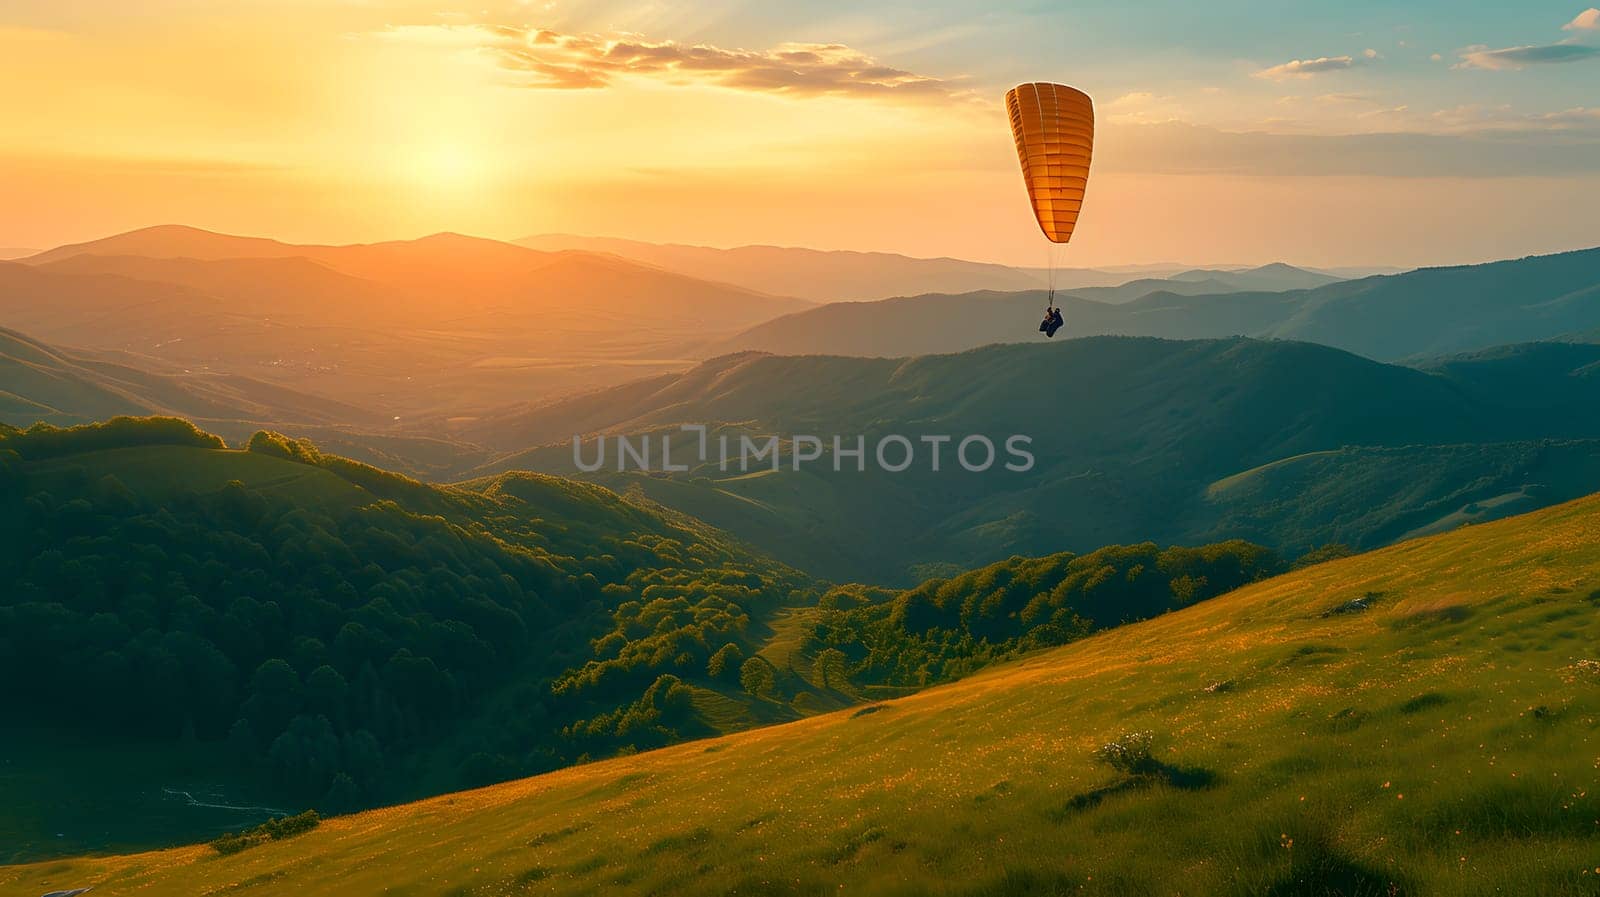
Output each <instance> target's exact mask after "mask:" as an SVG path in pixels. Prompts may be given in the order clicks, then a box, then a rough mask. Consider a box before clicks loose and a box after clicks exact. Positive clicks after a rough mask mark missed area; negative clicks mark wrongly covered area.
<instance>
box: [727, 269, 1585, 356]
mask: <svg viewBox="0 0 1600 897" xmlns="http://www.w3.org/2000/svg"><path fill="white" fill-rule="evenodd" d="M1199 273H1200V274H1201V275H1203V276H1207V277H1210V276H1212V275H1213V274H1215V272H1199ZM1180 276H1183V275H1180ZM1256 282H1257V283H1263V284H1269V286H1259V285H1255V286H1236V287H1234V289H1242V290H1246V291H1245V292H1221V293H1216V294H1207V295H1184V293H1186V292H1190V293H1192V292H1194V291H1195V288H1194V287H1193V285H1185V286H1181V287H1177V288H1175V289H1173V290H1165V291H1156V290H1141V291H1140V294H1139V297H1138V298H1133V299H1132V301H1120V300H1123V299H1126V298H1128V297H1127V294H1126V293H1121V292H1097V291H1094V290H1087V291H1083V292H1082V293H1077V292H1074V291H1068V292H1067V294H1066V295H1064V296H1058V297H1057V298H1058V299H1060V305H1061V306H1062V308H1063V312H1062V314H1063V316H1064V317H1065V318H1066V330H1065V334H1066V335H1067V336H1069V337H1074V338H1076V337H1084V336H1101V335H1107V334H1115V335H1123V336H1156V337H1165V338H1169V339H1214V338H1218V337H1228V336H1235V335H1245V336H1254V337H1260V338H1264V339H1265V338H1273V339H1292V340H1304V341H1307V342H1314V343H1321V344H1323V345H1327V346H1334V347H1337V348H1340V349H1345V350H1347V351H1350V352H1354V353H1356V354H1358V355H1365V356H1367V357H1368V358H1375V359H1378V360H1382V361H1398V360H1402V359H1408V358H1416V357H1423V356H1433V355H1446V354H1452V353H1459V352H1467V351H1472V350H1476V349H1482V348H1486V347H1489V346H1495V345H1499V344H1503V343H1517V342H1527V341H1532V340H1545V339H1554V338H1557V337H1560V336H1563V335H1565V334H1568V333H1578V332H1587V331H1591V330H1594V329H1595V328H1596V327H1600V303H1597V302H1596V301H1595V298H1596V296H1597V293H1596V291H1597V290H1600V248H1597V249H1587V250H1582V251H1578V252H1567V253H1561V254H1558V255H1548V256H1534V257H1529V258H1523V259H1513V260H1507V261H1501V262H1493V263H1490V264H1483V265H1464V266H1459V267H1452V268H1423V269H1418V270H1416V271H1408V272H1406V273H1403V274H1394V275H1383V276H1376V277H1365V278H1362V279H1360V280H1350V281H1341V282H1337V283H1331V284H1326V285H1323V286H1317V287H1315V288H1311V289H1294V290H1289V291H1287V292H1263V290H1268V289H1283V288H1284V287H1283V285H1282V284H1283V283H1284V282H1283V281H1281V280H1274V279H1271V278H1268V279H1263V280H1258V281H1256ZM1101 299H1103V300H1106V301H1096V300H1101ZM1045 300H1046V297H1045V293H1044V292H1043V291H1042V290H1033V291H1027V292H1014V293H1004V292H972V293H964V294H959V295H950V294H947V293H934V294H929V295H923V296H915V297H912V298H906V299H891V300H884V301H880V302H852V303H835V304H831V305H826V306H823V307H820V308H815V309H809V310H806V311H800V312H795V313H793V314H788V315H785V316H784V317H781V318H777V319H775V320H772V321H768V322H766V323H763V324H758V325H756V326H755V327H753V328H751V329H749V330H747V331H745V332H744V333H742V334H740V335H739V336H737V337H734V338H733V339H731V340H727V341H725V342H722V343H719V344H718V345H717V349H718V350H719V351H723V352H736V351H747V350H755V351H762V352H775V353H781V354H785V355H816V354H828V355H859V356H868V357H870V356H892V357H900V356H911V355H925V354H929V353H934V352H959V351H962V350H964V349H970V348H974V347H976V346H982V345H986V344H989V343H996V342H1004V343H1016V342H1034V341H1038V340H1041V339H1042V337H1040V336H1039V334H1038V333H1037V332H1036V331H1035V329H1034V328H1035V327H1036V326H1037V324H1038V321H1039V316H1040V314H1041V312H1042V311H1043V309H1044V306H1045ZM1119 301H1120V304H1111V303H1116V302H1119Z"/></svg>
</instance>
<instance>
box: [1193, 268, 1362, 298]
mask: <svg viewBox="0 0 1600 897" xmlns="http://www.w3.org/2000/svg"><path fill="white" fill-rule="evenodd" d="M1167 279H1168V280H1174V281H1177V282H1179V283H1203V282H1205V281H1217V282H1220V283H1227V284H1232V285H1233V289H1234V290H1236V291H1239V292H1248V291H1251V290H1264V291H1270V292H1277V291H1282V290H1308V289H1313V288H1315V287H1322V286H1327V285H1328V284H1330V283H1338V282H1339V281H1341V280H1344V279H1345V278H1342V277H1338V276H1335V275H1333V274H1329V273H1326V272H1323V271H1311V270H1308V269H1306V268H1297V267H1295V266H1294V265H1287V264H1284V263H1283V262H1273V263H1272V264H1270V265H1261V266H1260V267H1256V268H1245V269H1239V270H1216V269H1211V268H1197V269H1194V270H1191V271H1180V272H1178V273H1177V274H1173V275H1170V276H1169V277H1168V278H1167Z"/></svg>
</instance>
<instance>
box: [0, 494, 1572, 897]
mask: <svg viewBox="0 0 1600 897" xmlns="http://www.w3.org/2000/svg"><path fill="white" fill-rule="evenodd" d="M1597 534H1600V499H1597V498H1590V499H1584V500H1580V501H1578V502H1574V503H1570V504H1566V505H1561V506H1558V507H1555V508H1551V509H1547V510H1545V511H1541V512H1537V513H1535V514H1530V515H1525V516H1522V517H1516V518H1511V519H1508V520H1504V521H1499V522H1495V523H1491V524H1485V525H1480V526H1469V527H1467V528H1464V529H1462V530H1459V531H1456V532H1453V533H1449V534H1446V535H1441V536H1434V537H1429V538H1425V539H1419V540H1416V541H1412V542H1407V543H1403V544H1401V545H1398V546H1395V547H1392V548H1388V549H1384V550H1382V551H1378V552H1374V553H1371V554H1367V555H1362V556H1358V557H1353V558H1348V559H1345V560H1341V561H1335V562H1332V563H1328V564H1323V565H1320V566H1316V567H1311V568H1308V569H1305V570H1302V571H1299V572H1296V573H1293V574H1290V575H1287V576H1282V577H1278V578H1276V579H1273V580H1269V581H1266V582H1264V583H1261V584H1258V585H1255V586H1251V587H1247V588H1245V589H1241V590H1239V591H1237V592H1234V593H1232V594H1229V595H1226V596H1223V597H1221V598H1217V599H1214V600H1211V601H1208V602H1202V603H1200V604H1198V605H1195V606H1193V607H1190V608H1188V609H1186V610H1183V611H1181V612H1176V613H1172V614H1168V615H1166V616H1163V617H1160V618H1157V619H1155V620H1151V621H1148V622H1145V623H1140V624H1135V625H1132V626H1127V627H1123V628H1120V629H1116V630H1112V631H1110V632H1107V633H1104V634H1101V635H1099V636H1096V637H1093V638H1090V639H1087V640H1085V641H1082V642H1078V643H1076V644H1073V645H1069V646H1067V647H1064V648H1061V649H1056V650H1053V651H1049V652H1044V653H1041V654H1037V655H1034V656H1032V657H1029V658H1026V659H1024V660H1022V661H1020V662H1016V663H1012V664H1007V665H1004V666H1000V667H995V668H992V669H991V670H988V671H986V672H984V673H981V674H979V675H976V676H973V677H971V678H969V679H966V680H963V681H960V682H958V683H955V684H953V685H950V686H946V687H941V688H935V689H930V690H928V691H925V692H922V693H919V694H915V695H911V696H909V697H905V698H901V699H898V700H894V701H889V702H885V703H882V704H876V705H869V706H867V707H861V708H853V709H846V710H843V711H840V712H838V713H833V714H829V715H826V716H819V717H813V718H810V719H806V720H802V721H799V722H794V723H789V724H786V725H781V726H774V727H770V728H766V729H761V730H756V731H752V732H746V733H742V734H737V735H732V736H727V737H724V738H720V739H714V740H709V741H700V742H692V743H688V744H683V745H679V746H677V747H673V748H668V749H665V750H661V751H655V752H651V753H645V754H640V755H636V756H631V757H624V758H619V759H614V760H609V761H605V762H598V763H593V764H589V765H584V766H579V767H574V768H570V769H566V770H562V771H559V772H555V773H551V774H548V775H543V776H539V777H536V778H532V779H525V780H521V781H517V782H512V783H508V784H505V785H500V786H495V787H491V788H486V789H482V790H478V791H472V792H465V793H460V794H454V795H448V796H445V797H440V798H435V799H432V800H427V801H423V802H420V803H415V804H409V805H405V806H398V807H393V808H388V809H383V810H377V811H372V812H368V813H362V814H359V815H355V816H349V817H343V818H337V819H333V820H329V821H327V822H325V823H324V824H323V825H322V826H321V827H320V828H318V829H317V830H315V831H313V832H310V833H309V834H305V835H301V836H299V837H296V838H293V839H290V840H286V841H281V842H274V843H269V844H266V845H264V846H261V847H256V848H253V849H250V850H248V851H245V852H243V853H240V854H236V855H233V856H228V857H219V856H217V855H216V854H215V853H214V852H213V851H212V850H211V849H210V848H208V847H205V846H195V847H189V848H181V849H177V850H172V851H166V852H158V853H149V854H141V855H136V856H125V857H90V858H82V859H75V860H71V861H62V862H51V863H45V864H39V865H32V866H15V867H8V868H4V869H0V893H3V894H7V895H9V894H19V895H20V894H28V895H34V897H36V895H38V894H41V893H44V892H46V891H50V890H52V889H57V888H68V887H83V886H87V885H94V886H96V887H97V888H98V889H99V890H100V891H102V892H105V893H117V894H122V893H138V894H142V895H169V894H170V895H192V894H219V893H228V894H287V893H294V894H306V895H316V894H330V895H332V894H340V895H344V894H391V895H413V897H421V895H433V894H439V895H445V894H449V895H484V897H489V895H515V894H540V893H550V894H598V893H616V892H632V893H650V894H702V893H738V894H788V893H797V894H823V893H828V894H835V893H851V894H922V893H937V894H972V895H978V894H996V895H998V894H1054V893H1060V894H1064V893H1074V894H1078V893H1084V894H1118V895H1121V894H1186V895H1188V894H1241V895H1243V894H1259V895H1287V894H1344V895H1357V894H1373V895H1394V894H1449V895H1476V894H1484V895H1487V894H1541V895H1578V894H1597V893H1600V853H1597V850H1596V844H1597V843H1600V651H1597V650H1596V648H1595V647H1594V646H1595V645H1596V644H1597V643H1600V617H1597V606H1600V539H1597V538H1596V536H1597ZM1137 732H1150V733H1152V734H1153V736H1154V740H1155V745H1154V753H1153V759H1152V760H1151V761H1150V762H1148V763H1144V764H1142V765H1139V764H1136V765H1135V766H1134V768H1133V771H1132V772H1131V773H1125V772H1119V771H1117V770H1115V769H1113V768H1111V767H1109V766H1107V765H1104V764H1101V763H1097V762H1096V759H1095V755H1096V752H1097V749H1098V748H1100V746H1102V745H1104V744H1106V743H1108V742H1112V741H1114V740H1121V741H1123V742H1124V743H1127V742H1129V741H1130V739H1128V738H1127V736H1128V735H1129V734H1130V733H1137ZM1135 740H1136V739H1135Z"/></svg>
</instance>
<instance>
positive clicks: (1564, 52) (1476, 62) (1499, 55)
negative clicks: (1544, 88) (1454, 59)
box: [1454, 42, 1600, 72]
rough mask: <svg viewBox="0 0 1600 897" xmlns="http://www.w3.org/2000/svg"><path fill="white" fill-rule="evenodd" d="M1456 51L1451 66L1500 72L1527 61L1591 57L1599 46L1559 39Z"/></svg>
mask: <svg viewBox="0 0 1600 897" xmlns="http://www.w3.org/2000/svg"><path fill="white" fill-rule="evenodd" d="M1457 55H1459V56H1460V57H1461V61H1460V62H1458V63H1456V64H1455V66H1454V67H1455V68H1458V69H1485V70H1488V71H1495V72H1503V71H1519V70H1521V69H1523V68H1525V67H1527V66H1530V65H1545V64H1548V63H1556V62H1581V61H1583V60H1585V59H1594V58H1595V57H1600V47H1590V46H1585V45H1584V44H1574V43H1567V42H1562V43H1558V44H1544V45H1542V46H1528V47H1506V48H1504V49H1500V50H1491V49H1489V48H1488V47H1486V46H1484V45H1482V44H1479V45H1477V46H1472V47H1467V48H1465V49H1463V50H1461V51H1460V53H1459V54H1457Z"/></svg>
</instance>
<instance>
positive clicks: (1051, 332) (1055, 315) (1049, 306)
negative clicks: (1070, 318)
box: [1039, 289, 1065, 337]
mask: <svg viewBox="0 0 1600 897" xmlns="http://www.w3.org/2000/svg"><path fill="white" fill-rule="evenodd" d="M1064 323H1065V322H1064V321H1062V320H1061V309H1059V308H1056V291H1055V290H1053V289H1052V290H1051V291H1050V298H1049V299H1048V300H1047V301H1046V303H1045V308H1044V320H1043V321H1040V322H1039V332H1040V333H1042V334H1044V335H1045V336H1049V337H1054V336H1055V335H1056V331H1057V330H1060V329H1061V326H1062V324H1064Z"/></svg>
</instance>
